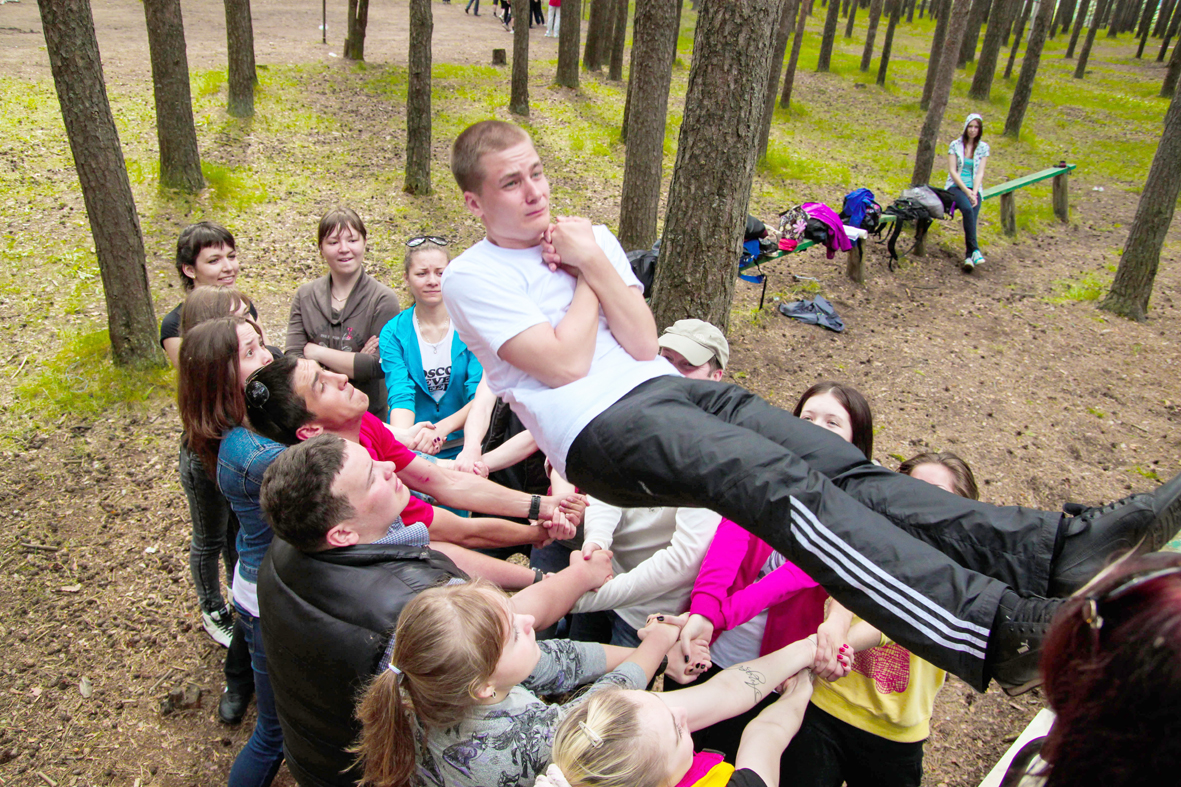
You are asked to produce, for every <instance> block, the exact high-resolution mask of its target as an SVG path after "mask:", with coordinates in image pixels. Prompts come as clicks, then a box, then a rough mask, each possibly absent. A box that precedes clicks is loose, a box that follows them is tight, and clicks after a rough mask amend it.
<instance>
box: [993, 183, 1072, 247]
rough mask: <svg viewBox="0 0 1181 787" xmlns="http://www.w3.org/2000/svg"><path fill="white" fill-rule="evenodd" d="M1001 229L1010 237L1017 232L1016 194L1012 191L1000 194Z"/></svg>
mask: <svg viewBox="0 0 1181 787" xmlns="http://www.w3.org/2000/svg"><path fill="white" fill-rule="evenodd" d="M1059 177H1061V176H1059ZM1001 229H1003V230H1004V231H1005V234H1006V235H1008V236H1009V237H1010V238H1012V237H1014V236H1016V234H1017V195H1016V194H1015V193H1013V192H1012V191H1010V192H1009V193H1008V194H1002V195H1001Z"/></svg>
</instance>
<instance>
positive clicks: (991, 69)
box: [968, 0, 1019, 101]
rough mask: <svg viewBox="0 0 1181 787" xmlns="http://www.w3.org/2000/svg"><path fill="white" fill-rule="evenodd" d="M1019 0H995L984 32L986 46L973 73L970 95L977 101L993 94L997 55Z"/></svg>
mask: <svg viewBox="0 0 1181 787" xmlns="http://www.w3.org/2000/svg"><path fill="white" fill-rule="evenodd" d="M1017 2H1019V0H993V2H992V13H991V14H990V15H989V17H988V30H987V31H986V32H985V33H984V46H983V47H981V49H980V62H978V63H977V64H976V73H975V74H973V75H972V87H971V89H969V90H968V96H969V97H971V98H974V99H976V100H977V101H987V100H988V97H989V96H990V95H991V94H992V78H993V77H994V76H995V75H996V61H997V56H998V55H999V54H1000V51H1001V37H1002V36H1004V34H1005V28H1007V27H1008V26H1009V16H1010V15H1011V14H1012V9H1013V7H1014V6H1015V5H1016V4H1017Z"/></svg>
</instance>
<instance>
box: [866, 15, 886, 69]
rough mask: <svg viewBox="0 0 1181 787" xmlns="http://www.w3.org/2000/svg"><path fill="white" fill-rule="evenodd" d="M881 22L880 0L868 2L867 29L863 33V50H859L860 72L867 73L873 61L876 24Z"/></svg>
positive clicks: (876, 31) (876, 33)
mask: <svg viewBox="0 0 1181 787" xmlns="http://www.w3.org/2000/svg"><path fill="white" fill-rule="evenodd" d="M881 21H882V0H870V3H869V28H868V29H867V30H866V31H865V48H864V49H862V50H861V70H862V71H868V70H869V64H870V63H871V62H872V61H873V44H874V39H875V38H877V35H878V24H880V23H881Z"/></svg>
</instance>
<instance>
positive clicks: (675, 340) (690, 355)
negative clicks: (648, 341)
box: [660, 320, 730, 369]
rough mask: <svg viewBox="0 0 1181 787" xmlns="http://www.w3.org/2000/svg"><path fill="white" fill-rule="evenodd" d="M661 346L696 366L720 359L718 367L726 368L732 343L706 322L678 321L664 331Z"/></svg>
mask: <svg viewBox="0 0 1181 787" xmlns="http://www.w3.org/2000/svg"><path fill="white" fill-rule="evenodd" d="M660 346H661V347H667V348H668V349H670V350H676V351H677V352H679V353H680V354H681V355H683V356H685V360H686V361H688V362H689V363H691V364H693V365H694V366H701V365H702V364H705V363H708V362H709V360H710V359H711V358H715V357H716V358H717V359H718V365H719V366H721V367H722V368H723V369H725V368H726V362H727V361H729V360H730V343H729V342H727V341H726V337H725V336H723V335H722V332H721V331H720V330H718V329H717V328H715V327H714V326H712V325H710V324H709V323H708V322H705V321H704V320H677V321H676V322H674V323H673V324H672V325H670V326H669V327H667V328H665V329H664V333H663V334H661V336H660Z"/></svg>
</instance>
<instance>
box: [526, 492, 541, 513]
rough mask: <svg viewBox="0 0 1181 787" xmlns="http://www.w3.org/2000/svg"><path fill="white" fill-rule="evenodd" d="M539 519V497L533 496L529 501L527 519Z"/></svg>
mask: <svg viewBox="0 0 1181 787" xmlns="http://www.w3.org/2000/svg"><path fill="white" fill-rule="evenodd" d="M540 518H541V495H534V496H533V498H532V499H531V500H530V501H529V519H540Z"/></svg>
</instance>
